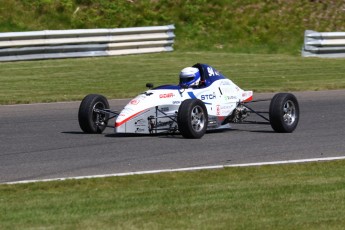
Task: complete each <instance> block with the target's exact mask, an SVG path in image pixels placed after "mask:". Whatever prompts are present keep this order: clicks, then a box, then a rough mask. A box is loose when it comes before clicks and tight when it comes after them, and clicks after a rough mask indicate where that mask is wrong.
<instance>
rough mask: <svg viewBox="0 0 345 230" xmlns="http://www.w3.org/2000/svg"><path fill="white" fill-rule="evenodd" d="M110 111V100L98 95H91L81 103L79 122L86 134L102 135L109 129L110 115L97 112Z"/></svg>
mask: <svg viewBox="0 0 345 230" xmlns="http://www.w3.org/2000/svg"><path fill="white" fill-rule="evenodd" d="M104 109H109V103H108V100H107V99H106V98H105V97H104V96H102V95H98V94H89V95H87V96H86V97H84V99H83V100H82V102H81V103H80V106H79V112H78V121H79V126H80V128H81V129H82V130H83V131H84V132H85V133H102V132H103V131H104V129H105V128H106V127H107V124H108V119H109V115H108V114H105V113H101V112H98V111H97V110H104Z"/></svg>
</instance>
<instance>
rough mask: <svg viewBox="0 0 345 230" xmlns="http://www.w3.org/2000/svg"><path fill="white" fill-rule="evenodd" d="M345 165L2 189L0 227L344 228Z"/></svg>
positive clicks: (129, 178)
mask: <svg viewBox="0 0 345 230" xmlns="http://www.w3.org/2000/svg"><path fill="white" fill-rule="evenodd" d="M344 174H345V161H334V162H323V163H310V164H295V165H277V166H262V167H249V168H227V169H224V170H214V171H198V172H180V173H163V174H156V175H137V176H128V177H113V178H105V179H84V180H68V181H63V182H44V183H31V184H18V185H0V213H1V215H0V229H22V228H34V229H36V228H52V229H167V228H169V229H171V228H172V229H342V228H343V226H344V225H345V219H344V218H343V217H344V215H345V208H344V206H345V179H344Z"/></svg>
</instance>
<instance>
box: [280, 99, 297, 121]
mask: <svg viewBox="0 0 345 230" xmlns="http://www.w3.org/2000/svg"><path fill="white" fill-rule="evenodd" d="M283 112H284V115H283V119H284V122H285V124H287V125H292V124H293V123H294V122H295V120H296V106H295V103H293V102H292V101H290V100H289V101H286V102H285V104H284V106H283Z"/></svg>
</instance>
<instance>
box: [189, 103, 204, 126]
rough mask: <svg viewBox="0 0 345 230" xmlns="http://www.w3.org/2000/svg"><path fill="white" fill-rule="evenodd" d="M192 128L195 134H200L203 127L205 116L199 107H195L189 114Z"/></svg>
mask: <svg viewBox="0 0 345 230" xmlns="http://www.w3.org/2000/svg"><path fill="white" fill-rule="evenodd" d="M191 115H192V117H191V124H192V128H193V130H194V131H196V132H200V131H201V130H202V129H203V128H204V126H205V114H204V111H203V109H202V108H201V107H200V106H195V107H194V108H193V109H192V113H191Z"/></svg>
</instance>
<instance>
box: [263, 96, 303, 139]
mask: <svg viewBox="0 0 345 230" xmlns="http://www.w3.org/2000/svg"><path fill="white" fill-rule="evenodd" d="M269 118H270V123H271V126H272V128H273V129H274V131H276V132H278V133H292V132H293V131H294V130H295V129H296V127H297V124H298V120H299V105H298V101H297V99H296V97H295V96H294V95H293V94H291V93H278V94H276V95H274V97H273V98H272V100H271V103H270V110H269Z"/></svg>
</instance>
